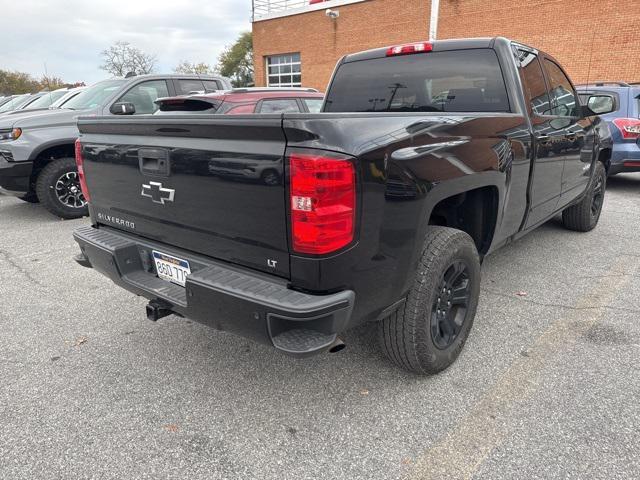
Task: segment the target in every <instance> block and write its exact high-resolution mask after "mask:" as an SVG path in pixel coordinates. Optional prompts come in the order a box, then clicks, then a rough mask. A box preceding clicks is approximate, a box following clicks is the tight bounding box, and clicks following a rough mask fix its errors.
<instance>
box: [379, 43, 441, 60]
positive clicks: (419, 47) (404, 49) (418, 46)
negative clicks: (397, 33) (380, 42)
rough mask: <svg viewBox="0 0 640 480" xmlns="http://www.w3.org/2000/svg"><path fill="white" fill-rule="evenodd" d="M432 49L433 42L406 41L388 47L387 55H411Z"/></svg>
mask: <svg viewBox="0 0 640 480" xmlns="http://www.w3.org/2000/svg"><path fill="white" fill-rule="evenodd" d="M431 51H433V44H431V43H429V42H418V43H407V44H405V45H396V46H395V47H389V49H388V50H387V57H397V56H398V55H412V54H414V53H426V52H431Z"/></svg>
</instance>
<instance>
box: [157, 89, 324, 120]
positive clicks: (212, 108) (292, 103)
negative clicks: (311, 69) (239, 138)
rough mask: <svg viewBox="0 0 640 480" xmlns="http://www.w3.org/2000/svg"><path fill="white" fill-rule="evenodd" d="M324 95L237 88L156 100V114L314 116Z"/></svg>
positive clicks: (298, 90)
mask: <svg viewBox="0 0 640 480" xmlns="http://www.w3.org/2000/svg"><path fill="white" fill-rule="evenodd" d="M323 101H324V94H322V93H320V92H318V91H317V90H314V89H312V88H238V89H234V90H229V91H225V92H216V93H204V94H196V95H189V96H186V97H171V98H160V99H158V100H156V103H157V104H158V105H159V107H160V110H159V111H158V112H157V114H160V115H162V114H165V115H175V114H181V113H182V114H187V113H190V114H192V113H205V114H214V113H215V114H224V115H242V114H249V113H318V112H320V110H321V109H322V103H323Z"/></svg>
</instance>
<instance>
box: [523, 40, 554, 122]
mask: <svg viewBox="0 0 640 480" xmlns="http://www.w3.org/2000/svg"><path fill="white" fill-rule="evenodd" d="M516 55H517V58H518V60H519V61H520V70H521V72H522V79H523V82H524V88H525V94H526V96H527V99H528V100H529V105H530V106H531V111H532V112H533V113H534V114H536V115H550V114H551V103H550V102H549V94H548V92H547V85H546V83H545V81H544V74H543V73H542V66H541V65H540V60H538V56H537V55H536V54H534V53H532V52H527V51H526V50H520V49H517V50H516Z"/></svg>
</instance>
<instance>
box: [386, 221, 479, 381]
mask: <svg viewBox="0 0 640 480" xmlns="http://www.w3.org/2000/svg"><path fill="white" fill-rule="evenodd" d="M479 296H480V258H479V255H478V252H477V250H476V246H475V244H474V242H473V240H472V239H471V237H470V236H469V235H467V234H466V233H465V232H462V231H460V230H454V229H452V228H445V227H437V226H433V227H429V231H428V232H427V235H426V238H425V242H424V247H423V252H422V258H421V259H420V263H419V265H418V271H417V272H416V275H415V279H414V282H413V286H412V287H411V290H410V291H409V294H408V295H407V297H406V301H405V304H404V305H403V306H402V307H400V308H399V309H398V310H397V311H396V312H394V313H393V314H391V315H390V316H388V317H387V318H385V319H384V320H382V321H381V322H380V324H379V329H378V334H379V340H380V345H381V347H382V349H383V350H384V352H385V353H386V355H387V356H388V357H389V359H390V360H391V361H393V362H394V363H395V364H396V365H398V366H399V367H400V368H403V369H405V370H407V371H409V372H412V373H417V374H420V375H432V374H436V373H438V372H441V371H442V370H444V369H446V368H447V367H449V366H450V365H451V364H452V363H453V362H455V360H456V359H457V358H458V355H460V352H461V351H462V348H463V347H464V344H465V342H466V341H467V338H468V336H469V332H470V331H471V327H472V325H473V320H474V317H475V314H476V309H477V306H478V298H479Z"/></svg>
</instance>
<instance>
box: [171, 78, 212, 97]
mask: <svg viewBox="0 0 640 480" xmlns="http://www.w3.org/2000/svg"><path fill="white" fill-rule="evenodd" d="M174 84H175V86H176V90H177V92H176V93H177V94H178V95H189V94H190V93H195V92H200V93H204V88H205V87H204V85H203V84H202V80H198V79H197V78H189V79H184V78H183V79H180V80H175V81H174Z"/></svg>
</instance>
